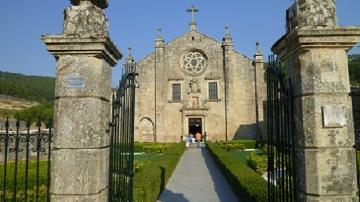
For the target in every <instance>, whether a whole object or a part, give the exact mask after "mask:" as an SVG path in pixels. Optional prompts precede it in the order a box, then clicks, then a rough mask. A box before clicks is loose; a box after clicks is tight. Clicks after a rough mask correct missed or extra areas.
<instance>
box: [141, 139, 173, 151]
mask: <svg viewBox="0 0 360 202" xmlns="http://www.w3.org/2000/svg"><path fill="white" fill-rule="evenodd" d="M172 146H173V144H172V143H147V142H145V143H138V142H136V143H135V147H134V150H135V152H145V153H149V154H164V153H166V152H168V151H169V150H170V148H171V147H172Z"/></svg>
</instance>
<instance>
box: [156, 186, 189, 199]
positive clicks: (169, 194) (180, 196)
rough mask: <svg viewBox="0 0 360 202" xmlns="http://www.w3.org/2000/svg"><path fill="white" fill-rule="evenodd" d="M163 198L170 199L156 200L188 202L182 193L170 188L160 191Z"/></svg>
mask: <svg viewBox="0 0 360 202" xmlns="http://www.w3.org/2000/svg"><path fill="white" fill-rule="evenodd" d="M161 194H162V195H163V196H164V197H165V198H167V199H171V201H165V200H160V199H159V200H158V202H190V201H189V200H187V199H186V198H185V197H184V194H180V193H174V192H172V191H171V190H168V189H164V190H163V191H162V193H161Z"/></svg>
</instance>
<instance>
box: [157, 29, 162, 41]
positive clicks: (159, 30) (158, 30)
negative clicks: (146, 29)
mask: <svg viewBox="0 0 360 202" xmlns="http://www.w3.org/2000/svg"><path fill="white" fill-rule="evenodd" d="M161 31H162V30H161V28H159V29H157V38H158V39H162V36H161Z"/></svg>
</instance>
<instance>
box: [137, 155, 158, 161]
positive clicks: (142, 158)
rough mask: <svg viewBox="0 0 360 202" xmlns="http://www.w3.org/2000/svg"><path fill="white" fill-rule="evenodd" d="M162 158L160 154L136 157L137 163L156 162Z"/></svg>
mask: <svg viewBox="0 0 360 202" xmlns="http://www.w3.org/2000/svg"><path fill="white" fill-rule="evenodd" d="M160 157H161V155H160V154H143V155H135V156H134V159H135V161H156V160H158V159H159V158H160Z"/></svg>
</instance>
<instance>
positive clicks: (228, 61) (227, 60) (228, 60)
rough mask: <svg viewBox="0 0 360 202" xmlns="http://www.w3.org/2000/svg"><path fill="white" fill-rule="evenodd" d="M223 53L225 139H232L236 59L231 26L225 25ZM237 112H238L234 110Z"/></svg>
mask: <svg viewBox="0 0 360 202" xmlns="http://www.w3.org/2000/svg"><path fill="white" fill-rule="evenodd" d="M223 51H224V52H223V55H224V82H225V127H226V128H225V140H226V141H227V140H230V139H232V137H229V135H231V136H233V135H234V134H235V132H236V131H234V132H232V131H230V129H229V121H231V120H229V116H230V114H229V113H231V112H230V111H229V104H230V100H229V97H230V90H231V87H230V85H231V83H232V80H230V79H231V78H232V72H231V70H232V68H233V61H234V43H233V40H232V37H231V35H230V32H229V28H228V27H227V26H225V36H224V38H223ZM234 113H236V112H234Z"/></svg>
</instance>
